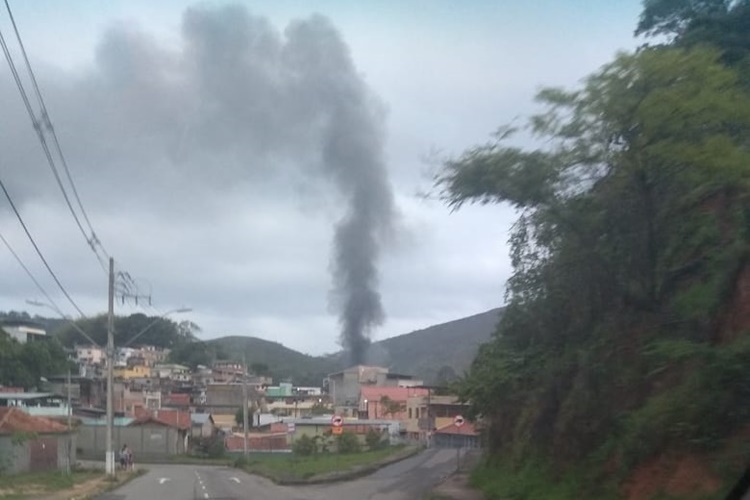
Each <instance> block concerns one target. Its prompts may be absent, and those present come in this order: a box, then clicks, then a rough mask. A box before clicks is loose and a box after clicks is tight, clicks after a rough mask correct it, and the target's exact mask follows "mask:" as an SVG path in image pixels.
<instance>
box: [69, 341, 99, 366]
mask: <svg viewBox="0 0 750 500" xmlns="http://www.w3.org/2000/svg"><path fill="white" fill-rule="evenodd" d="M105 358H106V355H105V352H104V349H102V348H101V347H96V346H92V345H77V346H76V361H78V363H85V364H89V365H98V364H102V363H104V360H105Z"/></svg>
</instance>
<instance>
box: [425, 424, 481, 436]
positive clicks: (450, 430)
mask: <svg viewBox="0 0 750 500" xmlns="http://www.w3.org/2000/svg"><path fill="white" fill-rule="evenodd" d="M435 433H436V434H459V435H462V436H478V435H479V432H478V431H477V429H476V427H474V424H472V423H471V422H464V425H462V426H461V427H456V426H455V425H453V424H448V425H446V426H445V427H441V428H440V429H438V430H436V431H435Z"/></svg>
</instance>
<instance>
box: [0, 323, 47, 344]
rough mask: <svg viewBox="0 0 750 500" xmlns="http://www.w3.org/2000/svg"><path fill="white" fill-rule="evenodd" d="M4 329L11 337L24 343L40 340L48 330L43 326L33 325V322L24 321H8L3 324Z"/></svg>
mask: <svg viewBox="0 0 750 500" xmlns="http://www.w3.org/2000/svg"><path fill="white" fill-rule="evenodd" d="M2 329H3V330H5V332H7V334H8V335H10V337H11V338H14V339H16V340H17V341H19V342H20V343H22V344H25V343H26V342H29V341H32V342H33V341H34V340H40V339H41V338H43V337H44V336H45V335H47V332H46V331H45V330H44V329H43V328H39V327H37V326H33V324H32V323H24V322H6V323H4V324H3V325H2Z"/></svg>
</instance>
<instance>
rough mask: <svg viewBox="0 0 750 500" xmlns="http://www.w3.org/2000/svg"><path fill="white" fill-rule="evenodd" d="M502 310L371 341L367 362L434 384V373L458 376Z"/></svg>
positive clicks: (489, 335) (475, 353)
mask: <svg viewBox="0 0 750 500" xmlns="http://www.w3.org/2000/svg"><path fill="white" fill-rule="evenodd" d="M501 312H502V309H492V310H490V311H487V312H483V313H480V314H475V315H474V316H468V317H466V318H461V319H457V320H454V321H450V322H448V323H442V324H439V325H434V326H430V327H428V328H425V329H423V330H417V331H414V332H411V333H407V334H404V335H399V336H397V337H391V338H388V339H385V340H381V341H378V342H374V343H373V344H372V345H371V346H370V350H369V352H368V362H369V363H372V364H376V365H381V366H387V367H389V368H390V369H391V371H393V372H397V373H405V374H410V375H416V376H417V377H419V378H421V379H423V380H424V381H425V383H436V382H438V381H439V380H438V379H439V377H438V372H440V371H441V369H443V373H444V374H448V373H450V371H452V372H453V374H454V375H461V374H462V373H463V372H464V371H465V370H467V369H468V368H469V366H470V365H471V362H472V360H473V359H474V358H475V357H476V355H477V350H478V349H479V345H480V344H482V343H485V342H487V341H489V340H490V337H491V336H492V333H493V332H494V331H495V329H496V327H497V323H498V321H499V320H500V317H501Z"/></svg>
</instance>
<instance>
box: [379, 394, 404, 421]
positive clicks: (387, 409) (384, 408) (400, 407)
mask: <svg viewBox="0 0 750 500" xmlns="http://www.w3.org/2000/svg"><path fill="white" fill-rule="evenodd" d="M380 408H381V413H382V414H383V415H386V416H387V415H390V416H395V415H396V414H397V413H401V412H403V411H404V410H405V409H406V404H405V403H402V402H400V401H394V400H392V399H391V398H389V397H388V396H383V397H381V398H380Z"/></svg>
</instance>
